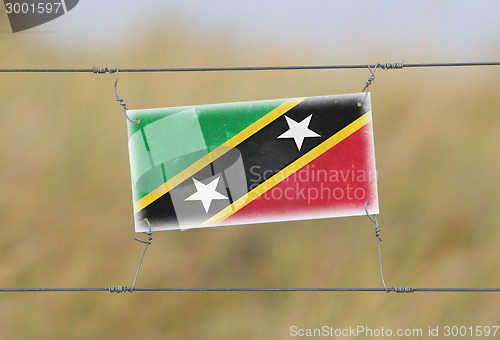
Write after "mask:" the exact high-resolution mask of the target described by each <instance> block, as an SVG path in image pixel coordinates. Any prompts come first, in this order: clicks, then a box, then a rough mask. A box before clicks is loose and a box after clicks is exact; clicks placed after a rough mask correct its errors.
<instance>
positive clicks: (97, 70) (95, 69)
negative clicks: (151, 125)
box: [92, 66, 140, 123]
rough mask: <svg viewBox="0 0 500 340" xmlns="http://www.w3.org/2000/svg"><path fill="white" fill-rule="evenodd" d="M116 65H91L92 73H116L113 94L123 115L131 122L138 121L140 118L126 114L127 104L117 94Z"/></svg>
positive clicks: (117, 76)
mask: <svg viewBox="0 0 500 340" xmlns="http://www.w3.org/2000/svg"><path fill="white" fill-rule="evenodd" d="M118 71H119V70H118V67H117V68H114V69H112V68H109V67H95V66H94V67H93V68H92V72H94V73H101V74H103V73H109V74H113V73H116V80H115V96H116V101H117V102H118V103H119V104H120V105H121V106H122V107H123V114H124V115H125V117H127V119H128V120H129V121H130V122H132V123H139V122H140V120H139V119H137V120H133V119H132V118H130V117H129V116H128V114H127V110H128V108H127V104H125V102H124V101H123V99H122V98H121V97H120V95H119V94H118V78H119V75H118Z"/></svg>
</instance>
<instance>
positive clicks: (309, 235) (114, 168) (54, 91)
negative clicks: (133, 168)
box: [0, 32, 500, 339]
mask: <svg viewBox="0 0 500 340" xmlns="http://www.w3.org/2000/svg"><path fill="white" fill-rule="evenodd" d="M156 38H157V37H154V36H152V37H151V40H148V41H144V42H143V45H142V46H121V47H120V50H119V51H116V52H115V53H113V54H112V55H110V56H109V57H102V56H101V57H99V58H93V56H92V54H91V53H90V52H89V53H88V54H83V55H79V56H74V58H73V60H71V59H70V58H66V57H65V55H64V53H63V54H62V55H61V53H58V52H50V51H49V50H48V49H46V48H43V47H42V46H38V45H36V44H34V43H33V41H32V40H30V39H28V38H24V39H21V40H20V42H18V43H16V44H11V43H10V41H8V40H9V39H11V38H10V37H9V36H7V35H6V34H2V35H0V45H2V44H5V45H4V46H7V44H8V46H9V49H8V50H6V49H4V48H2V49H1V51H0V62H1V67H84V68H90V67H92V66H94V65H95V66H110V67H114V66H119V67H149V66H151V67H153V66H172V67H175V66H224V65H232V64H233V63H234V60H236V59H237V57H235V56H236V55H237V54H238V52H237V51H233V50H231V46H228V45H227V44H225V43H224V41H222V40H221V42H220V43H219V44H218V45H216V44H213V43H212V44H206V45H203V46H197V45H196V44H195V43H194V42H193V41H192V40H190V39H189V34H188V33H186V35H185V36H183V35H182V32H179V35H178V38H177V39H170V40H166V41H163V42H162V43H161V44H158V43H155V41H157V39H156ZM28 45H29V46H30V49H29V53H28V52H27V50H26V47H27V46H28ZM193 51H194V52H196V53H203V58H201V59H200V58H199V56H198V57H196V56H193ZM59 52H60V51H59ZM68 53H69V54H71V53H70V52H68ZM118 53H119V55H120V57H118ZM190 56H192V57H190ZM162 57H163V58H162ZM190 58H191V59H190ZM285 58H286V61H287V62H288V63H290V64H300V63H304V60H306V63H315V62H316V61H317V60H320V59H321V57H317V56H316V57H315V58H318V59H315V60H313V62H307V60H310V59H307V53H304V55H296V56H290V55H287V54H286V51H284V52H283V55H281V54H270V55H266V54H262V55H261V57H260V59H259V60H253V62H251V64H258V65H278V64H282V63H283V60H284V59H285ZM158 60H162V62H161V63H160V64H158ZM200 60H203V63H204V64H203V65H200V62H199V61H200ZM238 60H241V59H238ZM380 61H385V60H380ZM347 62H349V61H347ZM364 62H373V60H371V59H370V60H364ZM408 62H412V61H408ZM415 62H417V61H415ZM368 75H369V73H368V71H367V70H356V71H354V70H348V71H297V72H281V71H276V72H231V73H229V72H228V73H208V72H207V73H177V74H125V73H124V74H121V75H120V82H119V85H118V86H119V88H118V90H119V93H120V95H121V96H122V98H124V99H125V102H126V103H127V105H128V106H129V107H130V108H131V109H138V108H153V107H166V106H180V105H193V104H208V103H219V102H232V101H245V100H259V99H274V98H287V97H296V96H314V95H326V94H341V93H353V92H359V91H360V90H361V89H362V88H363V85H364V82H365V81H366V79H367V77H368ZM499 76H500V72H499V70H498V68H447V69H404V70H391V71H384V70H380V71H377V73H376V80H375V81H374V83H373V86H372V88H371V91H372V108H373V115H374V116H373V117H374V129H375V148H376V157H377V169H378V175H379V178H378V184H379V194H380V206H381V215H380V216H379V222H381V225H382V239H383V242H382V251H383V259H384V274H385V279H386V282H387V284H388V285H389V286H393V285H394V286H403V285H410V286H413V285H414V286H417V287H498V286H500V272H499V271H498V268H499V267H500V257H499V255H500V253H499V250H498V249H499V244H500V229H499V228H498V217H497V212H498V206H499V205H500V193H499V191H500V190H499V189H500V180H499V176H498V174H499V172H500V158H499V157H498V145H499V143H500V137H499V134H498V128H499V127H500V114H499V113H500V96H498V95H497V92H498V78H499ZM0 79H1V81H0V93H1V94H0V99H1V106H0V120H1V123H0V145H1V147H2V148H1V149H2V156H1V157H0V181H1V188H2V189H1V190H2V195H0V225H1V227H2V231H3V232H2V237H1V238H0V286H1V287H5V288H8V287H106V286H108V285H131V283H132V279H133V274H134V273H135V269H136V266H137V263H138V261H139V257H140V254H141V252H142V249H143V245H142V244H140V243H138V242H135V241H134V240H133V237H135V236H137V235H135V234H134V232H133V229H134V228H133V215H132V202H131V190H130V177H129V176H130V175H129V165H128V154H127V135H126V121H125V118H124V116H123V114H122V111H121V108H120V107H119V106H118V104H117V103H116V101H115V99H114V92H113V82H114V76H113V75H109V74H107V75H93V74H88V73H85V74H0ZM153 236H154V240H153V243H152V245H151V247H150V248H149V250H148V252H147V254H146V258H145V260H144V263H143V265H142V268H141V272H140V275H139V279H138V284H137V285H138V286H139V287H380V286H381V282H380V276H379V268H378V254H377V245H376V239H375V236H374V230H373V224H372V223H371V222H370V221H369V220H368V219H367V218H366V217H356V218H341V219H331V220H317V221H306V222H289V223H277V224H266V225H256V226H251V227H248V226H238V227H225V228H214V229H205V230H188V231H184V232H180V231H179V232H177V231H175V232H161V233H156V234H154V235H153ZM499 302H500V297H499V295H498V294H486V293H484V294H472V293H467V294H464V293H461V294H449V293H442V294H438V293H431V294H423V293H415V294H407V295H396V294H382V293H142V292H136V293H133V294H120V295H116V294H110V293H1V294H0V338H2V339H89V338H91V339H109V338H116V339H137V338H141V339H155V338H157V339H234V338H236V337H238V338H239V339H285V338H289V327H290V326H292V325H297V326H299V327H305V328H314V327H321V326H323V325H325V324H326V325H331V326H336V327H349V325H352V326H356V325H366V326H369V327H373V328H379V327H381V326H383V327H385V328H394V329H396V328H404V327H411V328H424V329H427V326H428V325H431V326H434V325H441V326H444V325H447V324H449V325H467V326H468V325H473V326H475V325H485V324H489V325H495V324H498V322H499V317H500V310H499V307H498V306H499Z"/></svg>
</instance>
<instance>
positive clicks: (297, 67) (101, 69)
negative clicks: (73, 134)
mask: <svg viewBox="0 0 500 340" xmlns="http://www.w3.org/2000/svg"><path fill="white" fill-rule="evenodd" d="M463 66H500V61H493V62H455V63H454V62H445V63H408V64H406V63H404V62H396V63H376V64H352V65H295V66H293V65H292V66H231V67H167V68H116V67H93V68H3V69H0V72H11V73H16V72H21V73H22V72H27V73H29V72H33V73H38V72H40V73H43V72H48V73H50V72H58V73H66V72H67V73H101V74H102V73H114V72H116V70H118V71H119V72H122V73H123V72H218V71H277V70H334V69H366V68H375V67H378V68H382V69H384V70H386V69H402V68H420V67H463Z"/></svg>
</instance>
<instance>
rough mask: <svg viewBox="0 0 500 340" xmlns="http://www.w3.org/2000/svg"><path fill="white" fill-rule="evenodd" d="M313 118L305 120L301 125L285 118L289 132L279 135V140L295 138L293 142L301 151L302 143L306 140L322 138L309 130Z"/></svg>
mask: <svg viewBox="0 0 500 340" xmlns="http://www.w3.org/2000/svg"><path fill="white" fill-rule="evenodd" d="M311 117H312V115H309V117H307V118H304V119H303V120H302V121H301V122H300V123H297V122H296V121H294V120H293V119H291V118H289V117H288V116H285V118H286V122H287V123H288V127H289V130H288V131H285V132H284V133H282V134H281V135H279V136H278V138H293V140H294V141H295V145H297V149H298V150H299V151H300V148H301V147H302V143H303V142H304V138H306V137H321V135H318V134H317V133H316V132H314V131H312V130H310V129H309V123H310V122H311Z"/></svg>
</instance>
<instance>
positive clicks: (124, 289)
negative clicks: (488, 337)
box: [0, 286, 500, 293]
mask: <svg viewBox="0 0 500 340" xmlns="http://www.w3.org/2000/svg"><path fill="white" fill-rule="evenodd" d="M389 291H393V292H396V293H442V292H448V293H493V292H494V293H500V288H417V287H398V289H394V287H393V288H392V289H389ZM20 292H111V293H122V292H130V293H132V290H131V289H129V288H127V287H125V286H110V287H107V288H0V293H20ZM133 292H384V293H387V291H386V289H385V288H175V287H167V288H139V287H135V288H134V289H133Z"/></svg>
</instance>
